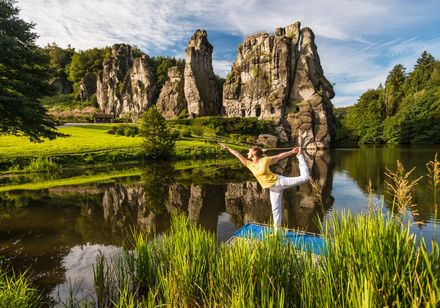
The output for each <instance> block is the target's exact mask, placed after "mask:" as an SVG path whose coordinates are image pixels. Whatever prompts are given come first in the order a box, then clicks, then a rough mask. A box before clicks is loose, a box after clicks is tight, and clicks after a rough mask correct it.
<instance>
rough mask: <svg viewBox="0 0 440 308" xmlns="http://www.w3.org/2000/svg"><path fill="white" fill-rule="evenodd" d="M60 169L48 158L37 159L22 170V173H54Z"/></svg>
mask: <svg viewBox="0 0 440 308" xmlns="http://www.w3.org/2000/svg"><path fill="white" fill-rule="evenodd" d="M59 169H60V166H59V165H58V164H57V163H55V162H54V161H53V160H52V158H50V157H38V158H35V159H33V160H31V162H30V163H29V165H27V166H25V167H24V168H23V172H29V173H32V172H35V173H40V172H56V171H58V170H59Z"/></svg>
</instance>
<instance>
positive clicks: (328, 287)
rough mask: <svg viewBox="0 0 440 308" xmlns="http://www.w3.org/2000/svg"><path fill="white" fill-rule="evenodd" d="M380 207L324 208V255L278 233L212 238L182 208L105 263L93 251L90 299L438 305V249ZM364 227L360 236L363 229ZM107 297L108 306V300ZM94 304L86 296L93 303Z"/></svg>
mask: <svg viewBox="0 0 440 308" xmlns="http://www.w3.org/2000/svg"><path fill="white" fill-rule="evenodd" d="M390 215H391V214H389V215H385V214H382V212H381V211H378V212H369V213H364V214H362V215H358V216H356V217H353V216H352V215H350V214H347V213H345V214H343V215H341V216H338V215H333V216H332V218H330V220H329V222H328V224H327V225H328V226H329V227H328V228H327V229H326V231H325V236H326V237H327V238H328V239H329V240H330V242H331V245H328V250H327V251H326V257H323V258H317V257H314V256H313V255H311V254H310V253H304V254H303V253H298V251H297V250H296V249H295V247H294V246H292V245H284V244H283V241H282V238H281V235H280V234H278V236H275V237H268V238H267V239H266V240H263V241H257V242H249V241H235V242H234V243H233V244H230V245H226V244H222V245H221V246H220V247H218V246H217V239H216V236H215V234H212V233H210V232H208V231H205V230H202V229H201V228H200V227H198V226H196V225H195V224H194V223H192V222H190V221H189V220H188V219H187V218H185V217H183V216H176V217H174V218H173V222H172V227H171V230H170V231H169V232H168V233H167V234H165V235H162V236H160V237H156V236H155V235H154V233H136V232H135V233H134V235H133V248H132V249H131V250H126V251H125V252H124V253H123V254H122V255H119V256H115V257H114V258H113V262H108V261H106V260H105V259H104V258H103V256H98V260H97V261H98V262H97V266H96V267H95V269H94V270H95V288H96V295H97V304H98V306H100V307H107V306H110V305H116V306H121V305H122V304H123V303H131V305H130V306H129V307H137V306H138V305H142V306H144V305H145V306H151V307H152V306H156V305H165V306H172V307H200V306H203V307H205V306H208V307H244V306H246V307H274V306H277V307H311V306H313V307H333V306H335V307H382V306H388V307H389V306H396V307H400V306H401V307H410V306H411V307H420V306H436V305H438V304H439V303H440V288H439V285H438V281H439V280H438V279H439V278H440V253H439V248H438V246H437V244H434V246H433V250H432V252H431V253H428V252H427V250H426V246H425V245H424V242H423V240H422V242H421V243H419V244H417V241H416V238H415V236H414V235H413V234H411V233H410V231H409V227H408V226H404V225H402V224H401V223H400V222H399V221H397V220H394V219H393V218H392V216H390ZM366 234H368V236H366ZM110 303H111V304H110ZM95 304H96V303H95Z"/></svg>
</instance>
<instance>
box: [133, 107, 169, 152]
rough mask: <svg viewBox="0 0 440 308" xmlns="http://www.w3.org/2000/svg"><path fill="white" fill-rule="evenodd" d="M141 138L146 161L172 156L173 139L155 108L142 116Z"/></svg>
mask: <svg viewBox="0 0 440 308" xmlns="http://www.w3.org/2000/svg"><path fill="white" fill-rule="evenodd" d="M141 136H142V137H143V138H144V142H143V150H144V155H145V157H146V158H147V159H168V158H170V157H171V155H172V154H173V152H174V146H175V141H174V138H173V136H172V134H171V132H170V130H169V128H167V125H166V123H165V119H164V118H163V116H162V115H161V114H160V112H159V111H158V110H157V108H156V106H153V107H151V108H150V109H149V110H148V111H147V112H145V113H144V115H143V116H142V119H141Z"/></svg>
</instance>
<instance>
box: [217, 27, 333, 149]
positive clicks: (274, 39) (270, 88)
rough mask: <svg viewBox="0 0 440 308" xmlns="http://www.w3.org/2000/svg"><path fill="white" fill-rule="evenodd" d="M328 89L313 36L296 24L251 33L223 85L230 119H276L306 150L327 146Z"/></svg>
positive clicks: (328, 128) (328, 127)
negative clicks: (274, 29)
mask: <svg viewBox="0 0 440 308" xmlns="http://www.w3.org/2000/svg"><path fill="white" fill-rule="evenodd" d="M333 96H334V92H333V88H332V85H331V84H330V83H329V82H328V81H327V79H326V78H325V77H324V73H323V70H322V67H321V64H320V61H319V56H318V53H317V47H316V45H315V42H314V34H313V32H312V30H311V29H310V28H304V29H302V30H300V23H299V22H297V23H294V24H292V25H289V26H287V27H285V28H278V29H276V31H275V33H274V34H272V35H269V34H268V33H258V34H253V35H250V36H248V37H246V38H245V40H244V42H243V43H242V44H241V45H240V46H239V48H238V51H237V58H236V60H235V61H234V63H233V65H232V69H231V73H230V75H229V76H228V78H227V81H226V82H225V84H224V86H223V109H224V113H225V114H226V116H228V117H258V118H259V119H268V120H274V121H276V122H277V123H278V124H279V125H280V126H281V127H280V130H285V131H286V132H287V134H288V136H289V137H290V139H291V141H294V140H296V139H297V137H298V132H299V131H301V135H302V136H305V138H304V139H305V140H304V146H305V147H307V148H326V147H328V146H329V145H330V138H331V137H330V134H331V130H332V124H333V121H332V119H333V115H332V104H331V102H330V99H331V98H333Z"/></svg>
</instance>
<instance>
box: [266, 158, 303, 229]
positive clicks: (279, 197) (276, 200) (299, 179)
mask: <svg viewBox="0 0 440 308" xmlns="http://www.w3.org/2000/svg"><path fill="white" fill-rule="evenodd" d="M298 161H299V171H300V176H296V177H286V176H282V175H277V177H278V180H277V181H276V183H275V184H274V185H273V186H272V187H270V188H269V190H270V203H271V205H272V215H273V223H274V229H275V231H276V230H277V229H278V226H279V225H281V219H282V210H283V191H284V189H286V188H290V187H294V186H298V185H301V184H303V183H306V182H307V181H308V180H309V178H310V174H309V168H308V167H307V164H306V162H305V160H304V156H303V155H299V156H298Z"/></svg>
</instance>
